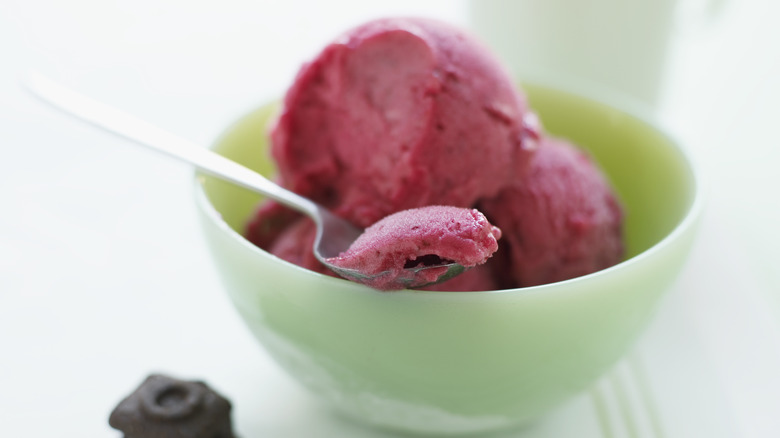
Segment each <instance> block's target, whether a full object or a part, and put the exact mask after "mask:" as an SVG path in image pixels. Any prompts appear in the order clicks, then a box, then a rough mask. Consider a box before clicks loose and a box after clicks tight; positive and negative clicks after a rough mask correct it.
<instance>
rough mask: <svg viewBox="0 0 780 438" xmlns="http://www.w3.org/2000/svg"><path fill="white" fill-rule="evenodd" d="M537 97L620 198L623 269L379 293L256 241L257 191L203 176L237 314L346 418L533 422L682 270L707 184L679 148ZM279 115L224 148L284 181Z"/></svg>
mask: <svg viewBox="0 0 780 438" xmlns="http://www.w3.org/2000/svg"><path fill="white" fill-rule="evenodd" d="M525 90H526V92H527V93H528V95H529V98H530V101H531V104H532V107H533V108H534V109H535V110H536V111H538V113H539V115H540V117H541V119H542V121H543V123H544V125H545V126H546V128H547V129H548V130H549V131H550V132H552V133H554V134H557V135H562V136H566V137H568V138H570V139H571V140H573V141H575V142H576V143H577V144H579V145H581V146H582V147H584V148H586V149H588V150H589V151H590V152H591V154H592V155H593V156H594V157H595V158H596V160H597V161H598V162H599V163H600V165H601V166H602V167H603V169H604V170H605V172H606V173H607V175H608V176H609V178H610V180H611V181H612V183H613V184H614V186H615V187H616V189H617V191H618V192H619V195H620V197H621V199H622V200H623V202H624V205H625V209H626V212H627V217H626V226H625V233H626V236H625V237H626V243H627V247H628V257H627V260H625V261H624V262H622V263H620V264H619V265H617V266H614V267H612V268H609V269H606V270H603V271H601V272H598V273H595V274H591V275H587V276H584V277H580V278H576V279H573V280H568V281H564V282H559V283H554V284H548V285H544V286H538V287H530V288H525V289H511V290H501V291H485V292H460V293H457V292H422V291H400V292H390V293H388V292H377V291H374V290H371V289H368V288H366V287H363V286H361V285H358V284H355V283H351V282H348V281H346V280H340V279H337V278H331V277H327V276H323V275H320V274H316V273H314V272H310V271H307V270H304V269H301V268H299V267H297V266H294V265H292V264H289V263H286V262H284V261H282V260H280V259H278V258H276V257H274V256H272V255H270V254H268V253H267V252H265V251H262V250H260V249H258V248H256V247H255V246H253V245H252V244H250V243H249V242H247V241H246V240H245V239H244V238H243V237H242V236H241V231H242V229H243V226H244V224H245V222H246V221H247V219H248V218H249V216H250V214H251V212H252V210H253V208H254V207H255V205H256V203H257V202H258V200H259V197H258V196H257V195H254V194H252V193H249V192H247V191H245V190H243V189H240V188H236V187H234V186H231V185H229V184H227V183H224V182H222V181H219V180H216V179H214V178H211V177H207V176H199V177H198V184H197V187H196V192H197V204H198V210H199V212H200V216H201V219H202V223H203V229H204V232H205V235H206V238H207V240H208V244H209V245H210V248H211V251H212V253H213V256H214V261H215V263H216V265H217V268H218V270H219V272H220V274H221V277H222V279H223V281H224V285H225V288H226V290H227V292H228V293H229V295H230V298H231V300H232V301H233V303H234V304H235V307H236V308H237V309H238V312H239V313H240V314H241V316H242V317H243V319H244V321H245V322H246V324H247V325H248V326H249V328H250V330H251V331H252V332H253V333H254V335H255V336H256V337H257V339H258V340H259V341H260V342H261V343H262V344H263V346H264V347H265V348H266V349H267V350H268V352H269V353H270V354H271V355H272V356H273V357H274V358H275V359H276V360H277V361H278V362H279V364H281V366H282V367H284V369H286V370H287V371H288V372H289V374H290V375H291V376H293V377H294V378H295V379H297V380H298V381H300V382H301V383H302V384H303V385H305V386H306V387H308V388H309V389H311V391H313V392H314V393H315V394H317V395H318V396H320V397H321V398H322V399H324V400H325V401H327V402H328V403H329V404H331V405H332V406H334V407H336V408H337V409H338V410H339V411H342V412H344V413H346V414H348V415H349V416H351V417H354V418H357V419H360V420H361V421H364V422H368V423H370V424H374V425H378V426H383V427H389V428H393V429H399V430H405V431H412V432H420V433H437V434H462V433H477V432H482V431H486V430H491V429H499V428H505V427H510V426H513V425H517V424H520V423H524V422H528V421H530V420H532V419H535V418H537V417H538V416H540V415H541V414H543V413H544V412H546V411H548V410H549V409H551V408H552V407H554V406H556V405H557V404H559V403H561V402H562V401H564V400H566V399H567V398H569V397H570V396H572V395H574V394H577V393H578V392H579V391H581V390H583V389H584V388H586V387H587V386H588V385H589V384H590V383H591V382H593V381H594V379H596V378H597V377H598V376H599V375H601V374H602V373H604V372H605V371H606V370H607V369H608V368H609V367H610V366H611V365H612V364H614V363H615V362H616V361H617V360H618V359H619V358H620V357H621V355H623V354H624V353H625V352H626V351H627V349H628V348H629V346H630V345H631V344H632V342H633V341H634V340H635V339H636V338H637V335H638V334H639V333H640V331H641V330H642V328H643V327H645V325H646V324H647V323H648V320H649V319H650V318H651V316H652V314H653V311H654V308H655V307H656V304H657V302H658V301H659V298H660V297H661V296H662V295H663V293H664V291H666V290H667V289H668V288H669V286H670V284H671V283H672V281H673V280H674V278H675V277H676V275H677V274H678V272H679V271H680V269H681V266H682V265H683V262H684V260H685V258H686V256H687V254H688V250H689V248H690V246H691V243H692V240H693V235H694V231H695V230H694V229H695V228H696V222H697V217H698V213H699V210H700V203H701V201H700V195H699V192H700V191H701V190H700V188H699V185H698V183H697V180H696V175H695V172H694V170H693V167H692V165H691V163H690V161H689V159H688V158H687V157H686V156H685V153H684V152H683V151H682V150H681V149H680V147H679V146H678V144H676V143H675V141H674V140H673V139H672V138H670V137H669V136H668V135H667V134H665V133H664V132H663V131H661V130H659V129H658V128H657V127H656V126H655V125H654V124H653V123H651V122H648V121H647V120H646V119H643V118H641V117H638V116H636V115H632V114H630V113H628V112H625V111H621V110H620V109H616V108H615V107H613V106H608V105H606V104H603V103H599V102H597V101H595V100H592V99H589V98H585V97H581V96H579V95H575V94H571V93H568V92H564V91H558V90H555V89H552V88H545V87H541V86H530V85H527V86H525ZM273 110H274V108H272V107H265V108H262V109H260V110H258V111H255V112H253V113H251V114H249V115H248V116H246V117H244V118H242V119H241V120H239V121H238V122H237V123H236V124H235V125H234V126H233V127H231V128H230V129H229V130H228V131H227V133H226V134H225V135H224V136H223V137H222V138H221V139H219V141H218V142H217V143H216V145H215V149H216V150H217V151H219V152H220V153H222V154H224V155H226V156H228V157H230V158H232V159H234V160H236V161H239V162H241V163H244V164H246V165H248V166H249V167H252V168H254V169H257V170H258V171H261V172H263V173H265V174H266V175H270V174H272V172H273V170H272V165H271V164H270V163H269V161H268V159H267V155H266V153H265V148H266V146H267V144H266V137H265V134H266V131H265V130H266V121H267V120H268V118H269V116H270V115H271V114H272V113H273ZM257 390H258V391H262V390H263V389H262V388H258V389H257Z"/></svg>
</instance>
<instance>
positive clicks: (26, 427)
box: [0, 0, 780, 437]
mask: <svg viewBox="0 0 780 438" xmlns="http://www.w3.org/2000/svg"><path fill="white" fill-rule="evenodd" d="M467 11H468V8H467V5H466V4H465V3H463V2H458V1H422V0H418V1H402V0H395V1H393V2H387V3H384V2H382V3H380V2H375V3H373V4H370V3H369V2H358V1H329V2H314V1H285V2H282V1H270V0H267V1H258V0H256V1H247V0H223V1H220V2H205V1H184V0H156V1H152V0H134V1H129V0H127V1H124V0H110V1H105V0H73V1H68V2H65V1H57V0H27V1H22V0H4V1H3V2H2V3H0V202H2V204H0V205H1V206H0V354H1V355H2V356H0V435H2V436H14V437H23V436H31V437H38V436H40V437H44V436H89V437H98V436H119V435H120V434H119V433H117V432H116V431H112V430H111V429H110V428H109V427H108V425H107V417H108V414H109V412H110V411H111V409H112V408H113V407H114V405H115V404H116V403H117V402H118V401H119V399H120V398H121V397H122V396H124V395H125V394H127V393H128V392H130V391H131V390H132V389H133V388H134V387H135V386H136V385H137V384H138V383H140V381H141V380H142V379H143V378H144V377H145V376H146V375H147V374H148V373H150V372H152V371H161V372H167V373H171V374H173V375H176V376H180V377H184V378H202V379H205V380H207V381H208V382H210V383H211V384H213V386H215V387H217V388H218V389H219V390H220V391H221V392H223V393H225V394H226V395H228V396H229V397H230V398H231V399H232V400H233V401H234V421H235V425H236V428H237V430H238V432H239V433H240V434H241V436H245V437H253V436H258V437H259V436H273V437H297V436H334V437H336V436H338V437H352V436H354V437H358V436H369V435H371V436H390V435H389V434H388V435H385V434H379V433H376V432H369V431H367V430H363V429H361V428H359V427H356V426H354V425H352V424H350V423H347V422H344V421H342V420H340V419H338V418H335V417H333V416H331V415H329V414H328V413H327V412H325V411H324V410H322V409H321V408H319V407H318V406H317V405H316V404H315V403H314V402H313V401H312V400H311V399H309V398H308V396H307V394H305V393H304V392H303V391H302V390H301V389H300V388H299V387H298V386H297V385H296V384H295V383H294V382H292V381H291V380H290V379H289V378H287V376H286V375H285V374H284V372H283V371H282V370H281V369H279V368H278V367H277V366H276V365H275V364H274V363H273V362H272V361H271V360H270V359H269V358H268V357H267V356H266V354H265V352H264V351H263V350H262V349H261V348H259V346H258V345H257V344H256V343H255V342H254V340H253V339H251V338H250V335H249V334H248V332H247V331H246V330H245V329H244V327H243V326H242V325H241V323H240V321H239V319H238V317H237V315H236V314H235V313H234V311H233V309H232V308H231V307H230V305H229V302H228V300H227V298H226V297H225V296H224V294H223V292H222V290H221V287H220V285H219V284H218V281H217V279H216V276H215V273H214V271H213V270H212V267H211V263H210V260H209V258H208V257H209V255H208V253H207V251H206V249H205V246H204V244H203V242H202V240H201V237H200V235H199V230H198V227H197V223H196V221H195V217H194V207H193V203H192V190H191V189H192V172H191V170H190V169H189V168H188V167H187V166H184V165H180V164H178V163H176V162H173V161H169V160H168V159H165V158H162V157H161V156H157V155H155V154H153V153H150V152H147V151H146V150H143V149H141V148H138V147H136V146H134V145H131V144H129V143H126V142H124V141H122V140H119V139H116V138H113V137H110V136H108V135H106V134H104V133H102V132H99V131H97V130H94V129H93V128H90V127H88V126H86V125H83V124H80V123H79V122H75V121H74V120H72V119H69V118H67V117H63V116H62V115H60V114H58V113H56V112H54V111H52V110H50V109H49V108H47V107H45V106H43V105H41V104H40V103H39V102H38V101H36V100H34V99H32V98H30V97H29V96H28V95H27V94H26V93H25V92H24V91H23V89H22V88H21V87H20V85H19V84H20V80H21V79H22V78H23V77H24V75H25V73H26V72H27V71H28V70H29V69H37V70H39V71H41V72H42V73H44V74H46V75H48V76H50V77H53V78H55V79H57V80H58V81H59V82H61V83H64V84H67V85H69V86H71V87H73V88H76V89H78V90H80V91H82V92H84V93H86V94H88V95H91V96H93V97H96V98H98V99H99V100H102V101H104V102H106V103H109V104H112V105H115V106H117V107H120V108H122V109H124V110H127V111H128V112H131V113H134V114H136V115H138V116H141V117H142V118H145V119H147V120H149V121H151V122H153V123H155V124H157V125H159V126H161V127H163V128H165V129H168V130H170V131H172V132H174V133H177V134H179V135H181V136H184V137H186V138H189V139H191V140H194V141H196V142H199V143H202V144H203V145H208V144H209V143H210V142H211V141H212V140H213V139H214V138H215V137H216V136H217V135H218V134H219V133H220V132H221V131H222V130H223V129H224V128H225V127H226V126H227V125H229V124H230V122H231V121H232V120H234V119H235V118H236V117H237V116H239V115H240V114H242V113H244V112H245V111H247V110H249V109H251V108H253V107H254V106H256V105H258V104H261V103H263V102H266V101H268V100H270V99H274V98H276V97H278V96H279V95H281V94H282V93H283V92H284V89H285V88H286V87H287V86H288V85H289V83H290V81H291V77H292V75H293V74H294V73H295V71H296V70H297V69H298V67H299V65H300V63H301V62H303V61H304V60H306V59H307V58H309V57H310V56H312V55H313V54H314V53H316V51H317V50H318V49H319V48H320V47H321V46H322V45H323V44H325V42H327V41H328V40H330V39H331V38H332V37H333V36H335V35H336V34H338V33H339V32H341V31H342V30H344V29H346V28H347V27H349V26H351V25H354V24H357V23H359V22H361V21H363V20H365V19H368V18H372V17H378V16H383V15H393V14H415V15H428V16H434V17H438V18H442V19H445V20H448V21H451V22H454V23H456V24H462V25H467V24H468V12H467ZM779 12H780V9H778V6H776V2H773V1H772V0H741V1H739V2H737V1H731V2H729V1H726V2H725V4H724V6H723V10H722V11H721V13H720V14H719V16H718V17H717V18H716V19H715V20H713V21H712V22H708V23H704V22H701V23H698V24H694V25H691V26H688V27H684V28H682V27H681V28H679V29H678V30H677V35H676V40H677V44H676V45H675V53H674V59H673V62H672V63H671V64H670V67H669V71H668V82H667V83H668V87H667V89H666V90H665V94H664V99H663V100H662V105H661V107H660V109H659V116H660V117H661V118H662V119H664V120H665V121H666V122H667V124H668V125H670V126H671V127H672V128H673V129H674V130H675V131H676V132H677V134H678V135H679V136H680V138H682V139H683V140H684V142H686V144H687V146H688V147H689V148H690V149H692V150H693V151H694V152H695V154H696V156H697V159H698V161H699V162H700V164H701V166H702V168H703V170H704V174H705V175H706V177H707V181H708V186H709V195H708V198H709V202H708V208H707V211H706V212H705V218H704V221H703V225H702V231H701V233H700V238H699V242H698V244H697V246H696V248H695V249H694V251H693V254H692V257H691V261H690V263H689V265H688V267H687V269H686V271H685V273H684V275H683V278H682V279H681V281H680V284H679V285H678V287H677V288H676V289H675V290H674V291H672V292H673V295H674V296H673V297H670V298H669V299H668V300H667V301H665V303H664V304H663V308H662V309H661V311H660V312H659V313H660V315H659V318H658V320H657V321H656V323H655V324H654V326H653V327H652V328H651V329H650V331H649V333H648V334H647V335H646V337H645V338H644V339H643V341H641V343H640V347H639V350H640V352H643V353H644V354H645V356H647V355H648V354H651V353H656V354H651V355H652V356H653V357H652V358H651V359H648V362H649V363H651V364H655V365H657V366H656V367H655V369H656V371H655V374H653V370H651V377H653V379H654V380H653V382H654V384H656V388H657V390H656V392H657V395H658V397H659V403H660V404H661V408H660V410H661V413H662V415H661V416H662V419H663V421H665V422H666V423H667V430H668V431H670V436H686V435H684V434H682V433H680V434H675V432H676V431H687V432H691V431H693V432H694V433H695V431H697V430H701V431H704V430H710V429H712V428H713V424H727V425H728V427H724V428H722V429H721V430H720V432H721V433H722V434H723V435H722V436H738V437H774V436H780V420H779V419H778V418H776V417H777V416H776V415H775V411H776V407H777V406H780V371H777V370H780V359H778V358H780V354H778V351H780V334H779V333H780V331H778V328H777V326H778V321H780V274H778V270H777V266H778V265H779V264H780V255H779V254H778V249H777V248H779V247H780V231H778V226H777V224H778V223H780V201H778V196H777V188H778V187H780V184H779V181H778V180H779V179H780V176H778V172H777V170H776V166H777V165H778V164H780V140H778V138H779V137H778V134H777V129H778V119H780V48H778V47H780V45H779V44H778V41H780V31H777V30H775V29H776V28H777V26H776V20H777V18H780V14H779ZM682 13H685V10H683V11H682ZM674 327H680V330H685V333H676V332H675V331H674V330H673V329H672V328H674ZM663 364H669V366H667V367H664V366H663ZM672 365H674V366H672ZM677 365H680V366H677ZM678 382H689V383H690V382H692V384H691V385H686V384H680V385H678V384H677V383H678ZM697 382H698V383H697ZM666 400H669V404H665V403H666ZM673 400H698V401H703V403H702V404H701V406H696V405H695V403H693V404H688V405H687V406H684V408H683V409H678V407H679V402H678V403H677V404H675V403H674V401H673ZM576 403H577V402H575V404H574V405H571V406H569V407H568V408H562V410H561V411H559V412H557V413H554V414H553V415H552V416H551V417H550V418H549V419H547V420H545V421H546V423H545V422H543V423H542V425H541V426H539V427H538V428H537V429H532V430H527V431H524V432H518V433H522V434H523V435H522V436H548V435H545V434H553V432H550V431H555V430H563V429H556V427H557V426H555V425H554V423H555V422H556V421H559V422H561V423H563V422H568V423H572V421H571V419H570V418H569V417H567V416H568V415H571V416H572V417H571V418H575V417H576V418H577V419H578V420H577V421H580V419H582V418H584V417H583V416H582V414H581V413H577V412H575V411H577V409H578V408H577V405H576ZM664 406H675V409H671V408H664ZM713 413H717V416H713ZM582 421H583V425H588V424H590V423H588V420H587V419H584V420H582ZM591 422H592V421H591ZM561 427H563V426H561ZM583 427H585V426H583ZM732 433H733V435H731V434H732ZM518 436H520V435H518ZM549 436H553V435H549ZM580 436H584V435H580ZM687 436H692V435H690V434H688V435H687ZM693 436H695V435H693ZM709 436H712V435H709Z"/></svg>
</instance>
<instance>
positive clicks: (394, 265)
mask: <svg viewBox="0 0 780 438" xmlns="http://www.w3.org/2000/svg"><path fill="white" fill-rule="evenodd" d="M500 238H501V230H500V229H498V228H497V227H495V226H493V225H491V224H490V222H488V220H487V218H486V217H485V216H484V215H483V214H482V213H480V212H479V211H478V210H475V209H468V208H458V207H450V206H428V207H421V208H413V209H409V210H403V211H400V212H398V213H395V214H391V215H389V216H387V217H385V218H384V219H381V220H379V221H378V222H376V223H375V224H373V225H371V226H370V227H368V228H366V230H365V232H364V233H363V234H362V235H360V237H358V238H357V240H355V242H354V243H352V245H351V246H350V247H349V248H348V249H347V250H346V251H344V252H342V253H341V254H340V255H338V256H337V257H331V258H329V259H328V260H327V261H328V262H329V263H331V264H332V265H335V266H336V267H338V268H339V269H343V270H348V271H350V273H349V275H350V276H354V275H355V274H356V273H359V274H360V275H363V276H365V277H366V278H370V281H361V282H362V283H364V284H367V285H368V286H371V287H373V288H375V289H383V290H388V289H398V285H402V284H405V283H408V284H410V285H415V287H418V286H419V285H421V284H422V285H424V284H430V283H435V282H438V281H441V280H443V278H442V277H443V276H454V275H457V274H459V273H460V272H462V270H463V269H464V268H471V267H474V266H477V265H480V264H483V263H485V262H486V261H487V260H488V259H489V258H490V257H491V256H492V255H493V253H495V252H496V250H497V249H498V239H500ZM380 273H384V274H383V275H378V276H377V274H380ZM342 275H343V274H342Z"/></svg>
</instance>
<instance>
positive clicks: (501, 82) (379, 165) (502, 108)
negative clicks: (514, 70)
mask: <svg viewBox="0 0 780 438" xmlns="http://www.w3.org/2000/svg"><path fill="white" fill-rule="evenodd" d="M283 103H284V105H283V108H282V112H281V115H280V116H279V118H278V120H277V122H276V124H275V126H274V127H273V129H272V133H271V140H272V154H273V157H274V158H275V160H276V163H277V165H278V168H279V172H280V177H281V182H282V184H283V185H285V186H286V187H288V188H290V189H292V190H294V191H296V192H298V193H300V194H302V195H304V196H307V197H309V198H311V199H313V200H315V201H316V202H319V203H320V204H322V205H324V206H325V207H327V208H329V209H331V210H334V211H335V212H336V213H337V214H338V215H340V216H342V217H345V218H347V219H348V220H350V221H351V222H353V223H355V224H356V225H359V226H361V227H367V226H369V225H371V224H373V223H374V222H376V221H378V220H379V219H381V218H383V217H385V216H387V215H389V214H392V213H395V212H397V211H401V210H405V209H409V208H415V207H422V206H426V205H453V206H456V207H472V206H473V205H474V203H475V202H476V201H477V199H479V198H481V197H485V196H495V195H496V194H497V193H498V191H499V190H500V189H501V188H502V187H504V186H506V185H507V184H508V183H510V182H511V181H512V180H513V179H514V178H516V177H517V175H519V174H522V173H523V172H524V169H525V167H526V164H527V162H528V161H529V159H530V157H531V155H532V153H531V152H532V151H533V149H534V148H535V139H536V136H537V134H538V133H537V130H538V127H537V126H536V124H535V117H534V115H533V114H532V113H531V112H530V111H529V110H528V107H527V104H526V100H525V97H524V95H522V94H521V93H520V92H519V91H518V89H517V87H516V86H515V83H514V82H513V81H512V79H511V78H510V76H509V75H508V74H507V72H506V71H505V69H504V68H503V67H502V65H501V64H500V63H499V62H498V61H497V59H496V58H495V57H494V56H493V55H492V54H491V52H490V51H489V50H487V49H486V48H485V47H484V46H483V45H482V44H480V43H479V42H477V41H476V40H475V39H474V38H473V37H472V36H471V35H469V34H467V33H465V32H464V31H462V30H460V29H458V28H455V27H453V26H450V25H448V24H445V23H441V22H438V21H433V20H429V19H421V18H391V19H381V20H376V21H372V22H369V23H367V24H364V25H362V26H360V27H357V28H355V29H353V30H352V31H350V32H347V33H346V34H344V35H343V36H342V37H340V38H338V39H337V40H336V41H335V42H333V43H332V44H330V45H328V46H327V47H325V49H324V50H323V51H322V52H321V53H320V54H319V55H318V56H317V57H316V58H315V59H314V60H313V61H311V62H310V63H308V64H306V65H305V66H304V67H303V68H302V69H301V71H300V72H299V73H298V76H297V78H296V80H295V82H294V84H293V85H292V87H291V88H290V89H289V90H288V92H287V94H286V95H285V98H284V102H283Z"/></svg>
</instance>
